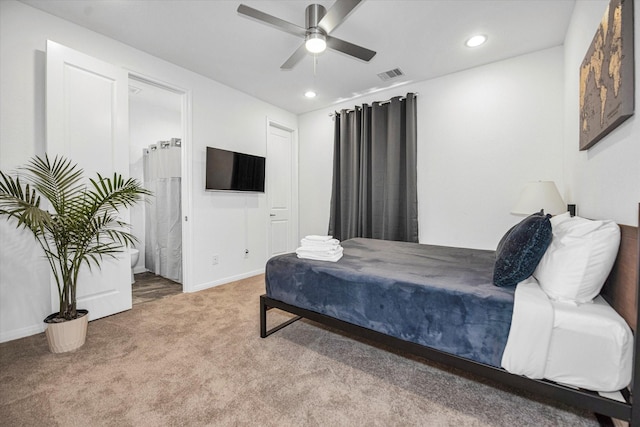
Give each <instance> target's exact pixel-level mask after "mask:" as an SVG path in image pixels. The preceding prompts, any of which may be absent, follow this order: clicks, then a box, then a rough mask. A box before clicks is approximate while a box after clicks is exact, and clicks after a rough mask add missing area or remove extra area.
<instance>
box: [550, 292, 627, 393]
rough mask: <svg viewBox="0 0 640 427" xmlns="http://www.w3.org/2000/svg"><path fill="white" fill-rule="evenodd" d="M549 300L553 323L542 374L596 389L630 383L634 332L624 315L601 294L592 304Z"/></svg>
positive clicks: (559, 380)
mask: <svg viewBox="0 0 640 427" xmlns="http://www.w3.org/2000/svg"><path fill="white" fill-rule="evenodd" d="M552 304H553V307H554V313H555V315H554V322H553V323H554V325H553V332H552V334H551V342H550V344H549V354H548V355H547V366H546V369H545V374H544V377H545V378H547V379H550V380H553V381H556V382H559V383H563V384H568V385H572V386H576V387H582V388H586V389H589V390H595V391H616V390H620V389H622V388H624V387H626V386H627V385H629V382H630V381H631V371H632V358H633V334H632V333H631V329H630V328H629V326H628V325H627V323H626V322H625V321H624V319H622V317H621V316H620V315H619V314H618V313H616V311H615V310H614V309H613V308H611V306H610V305H609V304H608V303H607V302H606V301H605V300H604V299H603V298H602V297H601V296H597V297H596V298H595V299H594V301H593V303H592V304H580V305H577V306H576V305H571V304H566V303H562V302H556V301H552Z"/></svg>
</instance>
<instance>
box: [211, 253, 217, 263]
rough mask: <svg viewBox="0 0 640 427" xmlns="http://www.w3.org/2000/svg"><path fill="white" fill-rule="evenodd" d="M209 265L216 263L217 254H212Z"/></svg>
mask: <svg viewBox="0 0 640 427" xmlns="http://www.w3.org/2000/svg"><path fill="white" fill-rule="evenodd" d="M211 265H218V254H213V256H212V257H211Z"/></svg>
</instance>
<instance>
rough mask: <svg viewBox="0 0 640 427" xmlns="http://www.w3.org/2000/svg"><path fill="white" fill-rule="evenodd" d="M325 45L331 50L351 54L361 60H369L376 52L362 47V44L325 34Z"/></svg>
mask: <svg viewBox="0 0 640 427" xmlns="http://www.w3.org/2000/svg"><path fill="white" fill-rule="evenodd" d="M327 46H328V47H330V48H331V49H333V50H337V51H339V52H342V53H346V54H347V55H351V56H353V57H356V58H358V59H362V60H363V61H367V62H368V61H370V60H371V58H373V57H374V56H376V52H374V51H372V50H369V49H367V48H364V47H362V46H358V45H355V44H353V43H349V42H346V41H344V40H341V39H338V38H335V37H332V36H327Z"/></svg>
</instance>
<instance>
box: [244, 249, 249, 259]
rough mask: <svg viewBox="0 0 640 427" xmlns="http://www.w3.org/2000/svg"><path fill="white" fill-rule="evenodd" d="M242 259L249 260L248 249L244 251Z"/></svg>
mask: <svg viewBox="0 0 640 427" xmlns="http://www.w3.org/2000/svg"><path fill="white" fill-rule="evenodd" d="M244 257H245V258H249V249H245V250H244Z"/></svg>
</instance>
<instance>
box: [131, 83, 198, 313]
mask: <svg viewBox="0 0 640 427" xmlns="http://www.w3.org/2000/svg"><path fill="white" fill-rule="evenodd" d="M184 97H185V93H184V92H182V91H179V90H176V89H175V88H170V87H167V86H164V85H162V84H158V83H157V82H154V81H152V80H149V79H146V78H142V77H139V76H134V75H130V76H129V137H130V144H129V161H130V168H129V170H130V176H131V177H132V178H135V179H137V180H139V181H140V182H142V183H143V185H144V187H145V188H147V189H149V190H151V191H152V192H153V194H154V196H153V197H151V198H150V199H149V200H148V201H147V203H141V204H138V205H136V206H135V207H134V208H132V210H131V219H130V221H131V225H132V233H133V234H134V236H135V237H136V239H137V240H138V243H137V244H136V247H135V249H136V250H137V261H136V260H135V257H134V258H132V290H133V295H134V297H133V303H134V304H135V303H136V302H144V301H149V300H153V299H158V298H162V297H164V296H169V295H173V294H175V293H179V292H182V291H184V290H185V286H184V283H185V277H184V274H183V272H184V268H183V265H184V264H185V254H184V251H183V248H184V247H185V245H184V241H183V240H184V238H183V235H184V233H183V230H182V226H183V218H186V215H184V213H183V210H184V209H183V206H184V203H183V198H184V196H183V194H184V193H185V190H184V189H185V185H184V182H183V177H185V176H187V173H186V172H185V171H184V170H183V169H184V167H183V165H184V164H185V162H184V159H183V157H184V148H185V147H184V143H183V141H184V140H185V138H184V137H185V129H184V123H185V120H184V105H185V102H184V101H185V99H184ZM186 191H187V192H188V189H187V190H186ZM134 252H135V251H134Z"/></svg>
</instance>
